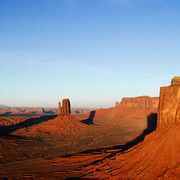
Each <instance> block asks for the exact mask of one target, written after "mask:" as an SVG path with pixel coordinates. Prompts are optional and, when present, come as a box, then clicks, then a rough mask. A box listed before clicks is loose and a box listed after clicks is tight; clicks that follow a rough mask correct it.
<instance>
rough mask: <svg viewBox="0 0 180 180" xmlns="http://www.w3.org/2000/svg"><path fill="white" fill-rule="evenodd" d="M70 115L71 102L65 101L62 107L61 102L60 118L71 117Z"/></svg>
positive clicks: (59, 107)
mask: <svg viewBox="0 0 180 180" xmlns="http://www.w3.org/2000/svg"><path fill="white" fill-rule="evenodd" d="M70 114H71V106H70V101H69V99H63V100H62V106H61V102H59V106H58V116H59V117H64V116H69V115H70Z"/></svg>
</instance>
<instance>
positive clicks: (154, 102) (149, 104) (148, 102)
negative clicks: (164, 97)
mask: <svg viewBox="0 0 180 180" xmlns="http://www.w3.org/2000/svg"><path fill="white" fill-rule="evenodd" d="M158 104H159V98H158V97H149V96H140V97H126V98H122V101H121V102H120V103H118V102H116V104H115V106H116V107H119V106H126V107H139V108H158Z"/></svg>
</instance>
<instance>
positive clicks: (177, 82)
mask: <svg viewBox="0 0 180 180" xmlns="http://www.w3.org/2000/svg"><path fill="white" fill-rule="evenodd" d="M171 86H180V76H175V77H174V78H173V79H172V80H171Z"/></svg>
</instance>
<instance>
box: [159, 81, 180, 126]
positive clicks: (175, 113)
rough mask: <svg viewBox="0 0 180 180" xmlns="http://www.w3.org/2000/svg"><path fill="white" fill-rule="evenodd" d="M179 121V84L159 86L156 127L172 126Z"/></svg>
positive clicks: (173, 82)
mask: <svg viewBox="0 0 180 180" xmlns="http://www.w3.org/2000/svg"><path fill="white" fill-rule="evenodd" d="M179 123H180V84H179V85H178V83H177V84H175V81H174V78H173V80H172V84H171V86H168V87H161V90H160V99H159V111H158V124H157V126H158V128H161V127H169V126H174V125H177V124H179Z"/></svg>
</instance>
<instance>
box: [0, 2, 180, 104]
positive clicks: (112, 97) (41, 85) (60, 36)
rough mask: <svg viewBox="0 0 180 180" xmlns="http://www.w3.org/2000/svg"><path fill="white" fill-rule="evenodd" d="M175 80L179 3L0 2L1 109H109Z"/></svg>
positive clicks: (179, 54) (179, 58)
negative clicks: (66, 104)
mask: <svg viewBox="0 0 180 180" xmlns="http://www.w3.org/2000/svg"><path fill="white" fill-rule="evenodd" d="M174 75H180V1H179V0H13V1H12V0H0V104H5V105H8V106H52V107H54V106H57V102H58V100H59V99H60V100H61V99H63V98H69V99H70V100H71V104H72V106H74V107H109V106H113V105H114V103H115V101H120V100H121V98H122V97H128V96H140V95H149V96H159V88H160V87H161V86H166V85H168V84H170V79H171V78H172V77H173V76H174Z"/></svg>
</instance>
